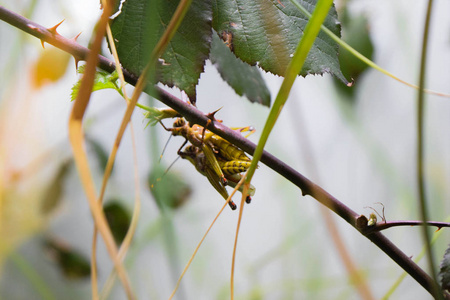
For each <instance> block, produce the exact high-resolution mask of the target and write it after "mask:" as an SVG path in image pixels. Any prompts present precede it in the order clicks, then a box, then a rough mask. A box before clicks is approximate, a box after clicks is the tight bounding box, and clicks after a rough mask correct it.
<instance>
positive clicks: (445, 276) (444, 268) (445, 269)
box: [439, 247, 450, 292]
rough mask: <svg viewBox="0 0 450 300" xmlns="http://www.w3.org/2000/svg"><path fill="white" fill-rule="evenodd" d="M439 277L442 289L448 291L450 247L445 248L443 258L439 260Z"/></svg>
mask: <svg viewBox="0 0 450 300" xmlns="http://www.w3.org/2000/svg"><path fill="white" fill-rule="evenodd" d="M439 278H440V280H441V286H442V289H443V290H446V291H448V292H450V247H449V248H447V250H445V254H444V259H442V261H441V269H440V270H439Z"/></svg>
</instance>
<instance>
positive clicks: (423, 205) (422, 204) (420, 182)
mask: <svg viewBox="0 0 450 300" xmlns="http://www.w3.org/2000/svg"><path fill="white" fill-rule="evenodd" d="M432 7H433V0H428V6H427V11H426V17H425V26H424V30H423V40H422V55H421V58H420V74H419V92H418V94H417V128H416V129H417V131H416V134H417V157H416V158H417V174H416V175H417V178H416V179H417V186H418V192H419V199H418V201H419V211H420V215H421V218H422V220H423V222H426V221H428V208H427V195H426V186H425V174H424V166H423V165H424V160H425V153H424V147H425V144H424V140H425V132H424V117H425V99H424V96H425V94H424V92H423V89H424V87H425V68H426V64H427V52H428V36H429V31H430V22H431V10H432ZM422 228H423V231H422V233H423V239H424V242H425V247H426V249H427V251H426V254H427V259H428V268H429V270H430V273H431V277H432V278H433V281H434V286H433V290H434V293H433V294H434V297H436V299H443V295H442V292H441V289H440V287H439V284H438V281H437V272H436V267H435V265H434V262H435V260H434V255H433V249H432V248H431V243H430V232H429V227H428V226H423V227H422Z"/></svg>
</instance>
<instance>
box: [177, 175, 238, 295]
mask: <svg viewBox="0 0 450 300" xmlns="http://www.w3.org/2000/svg"><path fill="white" fill-rule="evenodd" d="M244 178H245V176H243V177H242V179H241V180H240V181H239V182H238V184H237V185H236V187H235V188H234V190H233V192H232V193H231V194H230V196H229V197H228V199H227V200H226V201H225V204H224V205H223V206H222V208H221V209H220V210H219V212H218V213H217V215H216V217H215V218H214V220H213V221H212V222H211V225H209V227H208V229H207V230H206V232H205V234H204V235H203V237H202V239H201V240H200V242H199V243H198V245H197V247H196V248H195V250H194V253H192V256H191V258H190V259H189V261H188V263H187V264H186V266H185V267H184V270H183V272H182V273H181V275H180V278H178V281H177V284H176V286H175V288H174V290H173V291H172V294H171V295H170V297H169V300H171V299H172V298H173V297H174V296H175V293H176V292H177V290H178V287H179V286H180V282H181V279H183V277H184V274H186V272H187V270H188V269H189V266H190V265H191V263H192V261H193V260H194V258H195V255H196V254H197V252H198V250H199V249H200V246H201V245H202V244H203V241H204V240H205V238H206V236H207V235H208V233H209V231H210V230H211V228H212V227H213V225H214V224H215V223H216V221H217V219H218V218H219V216H220V215H221V214H222V212H223V210H224V209H225V207H227V205H228V203H229V202H230V200H231V198H233V196H234V194H235V193H236V191H237V190H238V189H239V188H240V187H241V185H242V184H243V183H244ZM243 194H244V192H243ZM242 206H243V205H242V203H241V207H242ZM232 295H233V294H232Z"/></svg>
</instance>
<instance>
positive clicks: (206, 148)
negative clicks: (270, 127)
mask: <svg viewBox="0 0 450 300" xmlns="http://www.w3.org/2000/svg"><path fill="white" fill-rule="evenodd" d="M161 125H162V126H163V127H164V129H165V130H167V131H170V132H172V135H179V136H183V137H184V138H185V139H186V140H185V142H184V144H183V145H181V147H180V149H178V154H180V151H181V149H182V148H183V147H184V146H185V145H186V144H187V142H188V141H189V142H190V143H191V144H192V145H193V146H195V147H198V148H200V149H201V150H202V152H203V153H204V155H205V156H206V158H207V160H208V161H210V162H211V164H212V166H211V167H212V169H213V171H214V172H216V174H217V175H218V176H219V177H220V181H221V182H222V184H223V185H224V186H225V185H227V184H228V180H227V179H226V177H225V175H224V174H223V171H222V169H221V167H220V165H219V164H218V162H217V159H216V153H219V154H220V156H222V157H223V158H224V160H225V161H230V160H235V159H237V160H241V161H248V162H250V161H251V160H250V158H249V157H248V156H247V155H246V154H245V152H244V151H242V150H241V149H239V148H237V147H236V146H234V145H233V144H230V143H229V142H228V141H226V140H224V139H223V138H221V137H219V136H218V135H215V134H214V133H212V132H210V131H208V130H206V129H205V128H204V127H202V126H199V125H193V126H189V124H187V123H186V121H185V120H184V119H183V118H177V119H176V120H175V122H174V124H173V127H172V128H167V127H165V126H164V124H162V123H161ZM249 129H250V130H252V131H253V129H252V128H250V127H244V128H240V129H237V130H240V131H241V132H242V131H246V130H249Z"/></svg>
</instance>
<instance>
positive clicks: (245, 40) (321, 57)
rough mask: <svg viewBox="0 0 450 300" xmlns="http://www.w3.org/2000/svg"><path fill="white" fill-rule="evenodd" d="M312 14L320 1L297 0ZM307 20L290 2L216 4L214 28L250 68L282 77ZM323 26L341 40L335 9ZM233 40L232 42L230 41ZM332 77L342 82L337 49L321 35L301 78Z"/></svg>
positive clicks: (248, 0)
mask: <svg viewBox="0 0 450 300" xmlns="http://www.w3.org/2000/svg"><path fill="white" fill-rule="evenodd" d="M297 1H298V3H300V4H301V5H302V6H303V7H305V8H306V9H307V10H308V11H309V12H311V13H312V12H313V10H314V7H315V4H316V3H317V0H297ZM307 22H308V18H307V17H306V16H305V15H303V14H302V13H301V12H300V11H299V10H298V9H297V8H296V7H295V6H294V5H293V4H292V3H291V2H290V1H287V0H277V1H275V0H273V1H268V0H238V1H213V28H214V29H215V30H216V31H217V32H218V33H219V35H221V36H222V37H227V39H226V42H227V43H228V44H230V45H232V48H233V52H234V53H235V55H236V56H237V57H239V58H240V59H241V60H243V61H245V62H247V63H248V64H250V65H256V64H257V65H258V66H259V67H261V68H262V69H263V70H265V71H267V72H271V73H273V74H276V75H280V76H283V75H284V73H285V71H286V68H287V66H288V64H289V62H290V60H291V57H292V55H293V54H294V52H295V49H296V47H297V45H298V42H299V41H300V38H301V37H302V36H303V31H304V29H305V27H306V24H307ZM324 25H325V26H326V27H327V28H328V29H330V30H331V31H332V32H333V33H334V34H336V35H338V36H340V25H339V22H338V19H337V13H336V10H335V8H334V6H333V8H332V9H331V10H330V12H329V15H328V17H327V18H326V19H325V22H324ZM231 37H232V38H231ZM323 73H331V74H332V75H334V76H336V77H337V78H339V79H340V80H341V81H342V82H344V83H347V80H346V79H345V77H344V76H343V75H342V73H341V71H340V67H339V61H338V45H337V43H336V42H334V41H333V40H332V39H331V38H330V37H328V36H327V35H326V34H325V33H324V32H320V33H319V35H318V37H317V39H316V41H315V42H314V45H313V46H312V48H311V51H310V52H309V54H308V57H307V59H306V62H305V64H304V66H303V69H302V71H301V72H300V75H302V76H306V75H308V74H323Z"/></svg>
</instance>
